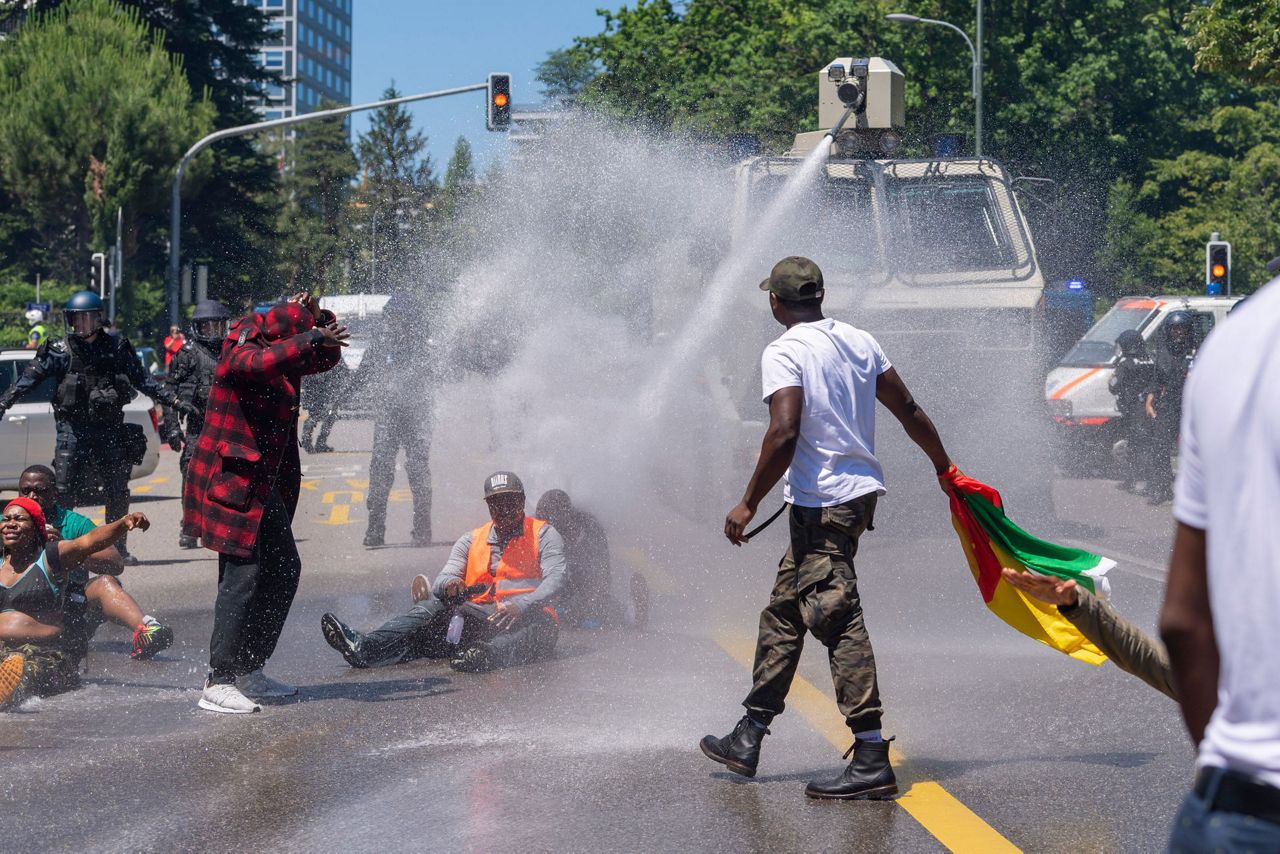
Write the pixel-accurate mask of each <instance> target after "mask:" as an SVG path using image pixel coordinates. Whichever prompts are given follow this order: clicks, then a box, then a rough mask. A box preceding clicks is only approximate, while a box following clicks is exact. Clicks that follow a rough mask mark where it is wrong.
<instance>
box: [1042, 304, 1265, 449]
mask: <svg viewBox="0 0 1280 854" xmlns="http://www.w3.org/2000/svg"><path fill="white" fill-rule="evenodd" d="M1241 299H1242V298H1241V297H1209V296H1158V297H1125V298H1123V299H1120V300H1118V301H1117V302H1116V304H1115V305H1114V306H1112V308H1111V310H1110V311H1108V312H1107V313H1106V314H1105V315H1103V316H1102V319H1101V320H1099V321H1098V322H1097V323H1095V324H1094V325H1093V327H1092V328H1091V329H1090V330H1089V331H1088V332H1087V333H1085V336H1084V337H1083V338H1081V339H1080V340H1079V341H1078V342H1076V345H1075V346H1074V347H1072V348H1071V350H1070V352H1068V353H1067V355H1065V356H1063V357H1062V359H1061V360H1060V361H1059V362H1058V364H1057V366H1056V367H1054V368H1053V370H1051V371H1050V372H1049V376H1048V377H1047V378H1046V379H1045V383H1044V397H1045V402H1046V405H1047V406H1048V409H1049V415H1050V416H1051V417H1052V418H1053V420H1054V421H1055V422H1056V423H1057V424H1058V425H1059V427H1060V428H1061V429H1062V430H1063V431H1065V432H1066V436H1065V437H1064V438H1066V439H1067V440H1068V442H1069V443H1070V444H1071V445H1072V446H1078V444H1084V445H1101V446H1103V447H1110V445H1111V443H1112V442H1114V441H1115V440H1116V439H1118V438H1119V436H1118V435H1117V434H1116V432H1115V428H1116V427H1117V426H1118V419H1119V417H1120V411H1119V410H1118V409H1117V408H1116V399H1115V397H1114V396H1112V394H1111V391H1110V385H1109V384H1110V381H1111V378H1112V376H1114V375H1115V365H1116V361H1117V360H1118V359H1119V350H1118V348H1117V347H1116V339H1117V338H1118V337H1119V336H1120V333H1121V332H1124V331H1125V330H1128V329H1135V330H1137V331H1138V332H1140V333H1141V334H1142V337H1143V339H1144V340H1145V341H1146V342H1147V351H1148V352H1149V353H1151V354H1152V356H1154V355H1155V353H1156V352H1157V350H1158V349H1159V348H1160V347H1162V346H1163V342H1162V338H1161V334H1160V330H1161V327H1162V326H1163V325H1164V322H1165V320H1166V318H1168V316H1169V315H1170V314H1172V313H1173V312H1175V311H1188V312H1190V313H1191V315H1192V317H1193V319H1194V321H1195V329H1196V341H1197V342H1199V341H1203V340H1204V337H1205V336H1206V335H1208V334H1209V332H1210V331H1211V330H1212V329H1213V327H1214V326H1215V325H1217V324H1218V323H1220V322H1221V321H1222V319H1223V318H1224V317H1226V316H1227V312H1228V311H1230V310H1231V307H1232V306H1234V305H1235V304H1236V303H1237V302H1239V301H1240V300H1241Z"/></svg>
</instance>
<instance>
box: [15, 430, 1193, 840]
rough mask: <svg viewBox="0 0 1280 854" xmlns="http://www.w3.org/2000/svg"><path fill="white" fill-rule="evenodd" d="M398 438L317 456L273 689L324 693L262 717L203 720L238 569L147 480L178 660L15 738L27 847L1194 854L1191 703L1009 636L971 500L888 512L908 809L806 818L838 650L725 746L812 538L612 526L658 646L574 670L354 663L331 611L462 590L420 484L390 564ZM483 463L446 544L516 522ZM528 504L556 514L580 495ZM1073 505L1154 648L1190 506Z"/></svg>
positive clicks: (883, 531)
mask: <svg viewBox="0 0 1280 854" xmlns="http://www.w3.org/2000/svg"><path fill="white" fill-rule="evenodd" d="M368 432H369V431H368V425H367V424H364V425H359V424H357V425H341V426H340V427H339V429H338V430H337V431H335V434H334V439H335V444H336V445H338V447H339V448H347V449H356V450H355V452H343V453H335V454H325V455H317V456H312V457H309V458H305V462H306V464H307V479H306V483H305V489H304V492H303V503H302V506H301V508H300V511H299V514H298V519H297V521H296V525H295V528H296V532H297V535H298V536H299V538H300V540H301V544H300V549H301V552H302V555H303V558H304V564H305V566H304V573H303V579H302V585H301V589H300V591H299V594H298V598H297V601H296V603H295V605H294V609H293V612H292V615H291V617H290V619H289V623H288V625H287V627H286V629H285V633H284V636H283V638H282V640H281V643H280V647H279V650H278V652H277V654H276V656H275V657H274V658H273V659H272V661H271V663H270V665H269V668H268V670H269V672H271V673H272V674H273V675H275V676H277V677H278V678H282V679H285V680H288V681H291V682H294V683H296V684H298V685H299V686H300V688H301V692H300V695H299V696H298V697H297V698H296V699H294V700H291V701H288V702H285V703H281V704H278V705H273V706H269V707H266V708H264V711H263V712H262V713H261V714H258V715H252V716H235V717H231V716H217V715H213V714H210V713H207V712H202V711H199V710H197V708H196V705H195V703H196V699H197V697H198V687H199V685H200V684H201V681H202V678H203V674H204V670H205V663H206V661H207V649H208V638H209V632H210V626H211V606H212V601H213V596H214V587H215V580H216V561H215V559H214V558H213V555H212V553H209V552H203V551H196V552H184V551H180V550H179V549H178V548H177V547H176V537H177V532H176V524H177V518H178V513H179V509H178V502H177V501H176V500H174V499H175V498H176V496H177V494H178V477H177V467H176V461H175V457H176V455H175V454H172V453H170V452H167V451H166V452H165V454H164V456H163V458H162V463H161V467H160V469H159V470H158V472H157V473H156V475H155V476H154V477H153V478H151V479H149V480H148V481H146V482H143V483H137V484H135V492H136V493H137V503H136V506H137V508H138V509H142V510H144V511H145V512H147V513H149V514H150V515H151V517H152V520H153V522H154V523H155V525H154V527H153V529H152V530H151V532H149V533H148V534H146V535H145V536H139V537H137V538H135V539H133V540H132V541H131V545H132V547H133V550H134V551H135V553H137V554H138V555H140V556H141V557H142V558H143V560H144V565H143V566H141V567H139V568H136V569H131V570H129V571H128V572H127V573H126V576H125V582H126V584H127V586H128V589H129V590H131V591H132V592H133V593H134V595H135V596H136V597H137V598H138V599H139V600H140V602H141V603H142V605H143V607H144V609H145V610H146V611H148V612H149V613H152V614H155V615H156V616H157V617H159V618H161V619H162V620H164V621H166V622H168V623H170V624H171V625H172V626H173V627H174V629H175V631H176V633H177V642H176V644H175V646H174V647H173V648H172V649H170V650H168V651H167V652H165V653H164V654H162V655H161V656H160V657H159V659H157V660H155V661H152V662H146V663H135V662H132V661H130V660H129V658H128V655H127V650H128V638H127V634H126V632H125V631H124V630H123V629H119V628H114V627H106V628H104V629H103V630H101V631H100V632H99V634H98V637H97V639H96V641H95V642H94V644H93V647H92V652H91V655H90V658H89V660H88V665H87V674H86V687H84V688H83V689H81V690H79V691H76V692H73V693H71V694H67V695H63V696H60V697H55V698H50V699H46V700H36V701H31V702H29V703H28V704H26V705H25V706H24V707H23V708H22V709H21V710H19V711H17V712H14V713H10V714H7V715H0V763H3V768H4V772H3V775H2V778H0V796H2V801H3V803H4V805H5V808H4V810H3V815H4V833H3V841H0V849H3V850H14V851H25V850H35V849H40V850H44V851H63V850H66V851H71V850H74V851H98V850H101V851H121V850H130V851H150V850H165V851H173V850H195V849H200V850H231V849H249V848H254V849H265V850H278V851H310V850H334V849H339V850H342V849H349V850H375V849H383V850H445V851H448V850H467V851H472V850H475V851H487V850H498V849H501V850H513V851H553V850H554V851H602V850H603V851H615V850H616V851H700V850H738V851H801V850H804V851H879V850H894V851H934V850H941V849H943V848H944V847H950V848H952V849H953V850H964V851H993V850H1000V848H1001V846H1011V847H1016V848H1021V849H1025V850H1032V851H1063V852H1066V851H1070V852H1081V851H1116V850H1122V851H1146V850H1153V849H1158V848H1161V847H1162V846H1163V842H1164V839H1165V838H1166V834H1167V830H1168V827H1169V824H1170V821H1171V818H1172V816H1173V813H1174V811H1175V809H1176V806H1177V804H1178V801H1179V799H1180V797H1181V795H1182V792H1183V791H1184V789H1185V787H1186V786H1187V785H1188V784H1189V781H1190V774H1191V765H1192V751H1191V747H1190V745H1189V743H1188V740H1187V738H1186V736H1185V735H1184V733H1183V730H1182V726H1181V723H1180V720H1179V717H1178V713H1177V709H1176V707H1175V706H1174V704H1173V703H1171V702H1170V701H1169V700H1167V699H1166V698H1164V697H1163V696H1161V695H1158V694H1156V693H1154V692H1153V691H1151V690H1150V689H1149V688H1147V687H1146V686H1145V685H1143V684H1141V683H1140V682H1138V681H1137V680H1135V679H1132V678H1130V677H1128V676H1126V675H1125V674H1123V673H1121V672H1120V671H1118V670H1117V669H1115V668H1114V667H1113V666H1111V665H1110V664H1107V665H1104V666H1102V667H1100V668H1093V667H1089V666H1087V665H1084V664H1081V663H1078V662H1075V661H1072V660H1070V659H1068V658H1066V657H1065V656H1062V655H1060V654H1058V653H1055V652H1053V651H1051V650H1048V649H1047V648H1044V647H1041V646H1040V645H1038V644H1036V643H1034V642H1032V641H1030V640H1027V639H1026V638H1024V637H1022V636H1021V635H1017V634H1015V633H1014V632H1012V630H1010V629H1008V628H1006V627H1005V626H1004V624H1002V623H1000V622H999V621H998V620H996V618H995V617H993V616H992V615H991V614H989V613H988V612H987V611H986V609H985V607H984V606H983V605H982V603H981V600H980V598H979V596H978V593H977V590H976V587H975V585H974V583H973V580H972V578H971V576H970V575H969V572H968V569H967V567H966V566H965V564H964V560H963V556H962V554H961V551H960V549H959V546H958V545H957V543H956V542H955V537H954V534H953V533H952V531H951V529H950V525H949V521H948V518H947V513H946V505H945V500H944V499H943V497H942V496H941V494H940V493H932V494H930V496H929V497H927V498H924V497H922V498H920V499H918V500H912V501H910V502H907V501H901V500H898V501H895V498H894V496H893V495H892V494H891V495H890V496H888V497H886V499H884V501H883V502H882V504H881V507H880V510H879V512H878V514H877V520H876V530H875V532H874V533H870V534H868V535H867V536H866V537H865V539H864V540H863V543H862V546H861V551H860V553H859V559H858V571H859V577H860V580H861V590H862V595H863V600H864V606H865V609H866V613H867V623H868V626H869V628H870V631H871V636H872V639H873V642H874V644H875V649H876V653H877V656H878V659H879V667H880V673H881V688H882V693H883V695H884V699H885V703H886V709H887V714H886V721H885V726H886V733H887V734H894V735H896V737H897V741H896V742H895V747H896V748H897V749H898V763H897V767H898V774H899V780H900V783H901V784H902V788H903V790H904V792H906V793H907V794H906V795H905V796H904V797H902V798H901V799H899V800H898V801H897V802H894V803H827V802H813V801H809V800H808V799H806V798H805V797H804V796H803V792H802V790H803V786H804V782H805V781H806V780H808V779H810V778H811V777H813V776H816V775H826V774H834V773H836V772H838V770H839V769H840V768H841V767H842V766H843V762H842V760H841V758H840V754H841V752H842V751H843V750H844V748H845V747H847V746H848V734H847V731H842V721H841V720H840V717H839V715H838V713H837V712H836V710H835V707H834V703H833V702H832V701H831V700H830V699H829V697H830V696H831V686H830V678H829V676H828V673H827V669H826V665H825V662H824V660H823V655H822V650H821V648H820V647H818V646H817V645H815V644H811V648H810V649H809V651H808V652H806V657H805V661H804V663H803V665H802V668H801V678H800V679H799V680H798V681H797V685H796V688H795V690H794V691H793V694H792V698H791V705H790V708H789V710H788V712H787V714H785V715H783V716H782V717H780V718H779V719H778V720H777V721H775V723H774V725H773V727H772V731H773V734H772V735H771V736H770V737H769V738H768V739H767V740H766V742H765V750H764V755H763V759H762V764H761V769H760V776H758V777H757V778H755V779H754V780H749V781H748V780H744V779H741V778H737V777H734V776H732V775H730V774H728V773H726V772H723V771H722V770H721V768H720V766H717V765H714V764H712V763H710V762H708V761H707V760H706V759H705V758H703V756H702V755H701V754H700V753H699V751H698V749H697V741H698V739H699V738H700V737H701V736H702V735H704V734H705V733H709V732H714V733H717V734H723V733H724V732H727V731H728V730H729V729H730V728H731V727H732V726H733V724H734V722H735V721H736V720H737V718H738V717H739V716H740V714H741V708H740V706H739V703H740V702H741V699H742V697H743V695H744V694H745V693H746V690H747V688H748V687H749V684H748V679H749V674H748V667H747V665H746V663H745V662H746V661H747V660H749V658H750V654H751V652H750V651H751V644H752V641H753V638H754V628H755V621H756V617H757V614H758V611H759V608H760V607H761V606H762V605H763V604H764V601H765V597H766V595H767V592H768V589H769V587H770V584H771V579H772V572H773V569H774V567H775V566H776V563H777V560H778V558H779V556H780V554H781V551H782V549H783V541H784V532H783V530H782V526H776V527H775V528H773V529H770V530H769V531H768V532H767V533H766V534H764V535H762V536H761V537H760V538H758V541H756V542H753V543H752V544H751V545H750V546H748V547H746V548H744V549H742V550H740V551H739V550H734V549H733V548H732V547H730V546H728V545H727V544H726V543H724V541H723V538H722V537H721V536H720V534H719V533H718V528H717V526H716V525H715V524H707V523H704V522H699V521H697V520H693V519H689V518H687V517H683V516H680V515H678V514H677V515H672V516H669V517H668V516H664V515H663V513H662V507H661V502H660V501H655V502H648V503H646V504H644V505H643V506H637V507H636V508H633V510H632V511H631V512H632V515H631V518H630V520H629V522H628V523H627V524H619V523H618V522H617V521H616V520H615V519H610V522H611V535H612V539H613V552H614V557H615V563H616V567H615V576H616V578H615V580H616V581H617V582H618V583H617V586H618V588H619V589H625V585H624V582H625V579H626V576H627V575H628V574H629V573H630V572H632V571H643V572H644V573H646V575H647V576H648V578H649V580H650V582H651V585H652V586H653V588H654V590H655V592H656V607H655V609H654V614H653V618H652V620H651V624H650V627H649V629H648V630H646V631H644V632H636V631H629V630H627V631H612V632H609V631H605V632H586V631H575V632H566V633H565V634H564V635H562V639H561V645H560V648H559V654H558V656H557V658H556V659H555V660H554V661H551V662H549V663H545V664H542V665H535V666H528V667H522V668H518V669H515V670H511V671H507V672H502V673H495V674H484V675H460V674H455V673H453V672H451V671H450V670H449V669H448V667H447V666H446V665H444V664H443V663H441V662H430V661H418V662H412V663H407V664H402V665H397V666H394V667H388V668H383V669H377V670H364V671H355V670H352V669H350V668H348V667H347V666H346V665H345V664H344V663H343V662H342V660H341V658H340V657H339V656H338V655H337V654H336V653H334V652H333V651H332V650H330V649H329V648H328V647H327V646H326V645H325V644H324V642H323V640H322V638H321V636H320V632H319V617H320V615H321V614H322V613H323V612H325V611H328V610H334V611H336V612H338V613H339V614H340V615H341V616H343V617H344V618H345V619H347V620H349V621H350V622H352V623H353V624H355V625H356V626H357V627H360V628H370V627H372V626H374V625H376V624H377V623H379V622H380V621H381V620H383V619H385V618H386V617H388V616H390V615H391V614H393V613H395V612H397V611H399V610H401V609H404V608H406V607H407V606H408V604H409V593H408V583H409V580H410V578H411V577H412V576H413V575H414V574H415V573H417V572H427V573H428V574H434V573H435V572H436V571H437V570H438V568H439V566H440V565H441V564H442V562H443V560H444V558H445V555H446V552H447V546H446V545H444V544H441V545H438V546H435V547H432V548H424V549H415V548H409V547H407V546H398V545H394V543H395V541H396V540H400V541H404V542H407V540H408V527H409V522H408V513H409V506H410V505H409V504H408V502H407V499H408V495H407V490H400V491H397V492H396V493H394V494H393V503H392V514H391V524H390V529H389V530H390V537H389V539H391V540H392V542H393V545H391V546H388V547H386V548H383V549H378V550H365V549H363V548H362V547H361V546H360V538H361V536H362V535H363V530H364V529H363V521H364V508H363V506H362V497H363V491H364V489H365V478H366V477H367V475H366V474H365V472H366V469H367V463H368V454H367V448H368V441H369V439H368ZM478 444H479V445H480V446H481V447H480V448H479V450H475V449H471V448H470V446H469V445H468V444H466V443H465V442H464V440H463V439H462V438H454V439H441V440H440V441H439V442H438V444H437V448H436V449H435V452H434V455H435V457H436V459H437V460H438V461H439V460H443V459H454V460H457V462H455V463H452V464H450V465H449V466H448V467H447V468H446V467H445V466H443V465H441V464H437V466H436V468H437V471H436V474H435V526H436V531H437V538H439V539H446V540H451V539H452V538H453V537H455V536H457V535H458V534H460V533H462V532H463V531H464V530H466V529H469V528H471V527H473V526H475V525H477V524H480V523H481V522H483V521H484V519H485V516H484V508H483V505H482V503H481V501H480V500H479V497H478V495H477V494H476V493H477V492H478V488H479V484H480V482H481V478H482V477H483V476H484V475H485V474H486V473H487V471H488V470H491V469H494V468H500V467H504V465H505V461H503V460H497V459H488V458H487V456H486V454H485V453H484V449H483V443H478ZM361 448H363V449H365V452H364V453H360V452H359V449H361ZM917 466H918V463H917ZM906 476H907V475H906V474H905V473H904V474H902V475H900V477H906ZM399 477H400V478H401V481H400V482H399V484H398V485H399V486H401V487H403V486H404V483H403V472H400V473H399ZM528 485H529V487H530V490H531V491H532V492H535V494H536V491H539V490H541V489H543V488H547V487H550V486H554V485H556V484H552V483H536V482H533V483H529V484H528ZM139 487H141V489H139ZM1045 488H1049V487H1047V486H1046V487H1045ZM1051 489H1052V498H1053V502H1052V504H1053V508H1054V511H1053V515H1052V516H1051V517H1050V518H1045V519H1040V520H1039V521H1038V524H1039V525H1042V526H1044V529H1037V532H1038V533H1042V534H1043V535H1046V536H1050V537H1056V538H1059V539H1069V540H1071V541H1073V542H1077V543H1079V544H1082V545H1088V546H1090V547H1092V548H1094V549H1096V550H1099V551H1102V552H1103V553H1105V554H1108V555H1110V556H1112V557H1114V558H1116V559H1117V560H1119V561H1120V566H1119V567H1118V568H1117V570H1116V571H1115V572H1114V575H1113V586H1114V601H1115V603H1116V605H1117V607H1119V608H1120V609H1121V610H1122V612H1124V613H1125V614H1126V615H1128V616H1129V617H1130V618H1132V619H1134V620H1135V621H1136V622H1137V623H1138V624H1139V625H1141V626H1144V627H1146V628H1150V627H1152V626H1153V624H1154V621H1155V617H1156V613H1157V609H1158V606H1159V601H1160V597H1161V594H1162V588H1163V568H1162V566H1163V563H1164V560H1165V556H1166V552H1167V545H1168V540H1169V534H1170V530H1171V523H1170V521H1169V514H1168V508H1167V507H1164V508H1154V509H1153V508H1148V507H1146V506H1145V504H1143V503H1141V502H1140V501H1139V500H1137V499H1134V498H1132V497H1130V496H1127V495H1125V494H1123V493H1121V492H1119V491H1118V490H1116V489H1115V487H1114V484H1112V483H1110V482H1107V481H1101V480H1070V479H1062V478H1059V479H1056V480H1054V481H1053V483H1052V485H1051ZM714 509H715V510H716V511H717V513H716V514H715V515H718V514H719V513H720V512H722V510H721V509H720V508H714ZM724 509H727V508H724ZM1014 512H1015V518H1016V508H1014Z"/></svg>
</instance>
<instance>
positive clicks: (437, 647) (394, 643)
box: [357, 597, 560, 667]
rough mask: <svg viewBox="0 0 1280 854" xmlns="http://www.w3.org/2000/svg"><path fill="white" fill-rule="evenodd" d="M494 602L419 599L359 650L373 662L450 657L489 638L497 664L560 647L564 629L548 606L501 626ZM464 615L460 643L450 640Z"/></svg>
mask: <svg viewBox="0 0 1280 854" xmlns="http://www.w3.org/2000/svg"><path fill="white" fill-rule="evenodd" d="M493 611H494V609H493V606H492V605H478V604H476V603H474V602H467V603H466V604H464V605H459V606H456V607H450V606H448V605H446V604H445V603H444V602H442V601H441V600H439V599H436V598H434V597H433V598H431V599H428V600H426V601H425V602H418V603H416V604H415V605H414V606H413V607H412V608H410V609H409V611H408V612H407V613H405V614H401V615H400V616H399V617H393V618H391V619H390V620H388V621H387V622H385V623H383V624H382V625H381V626H379V627H378V628H377V629H374V630H373V631H372V632H369V633H368V634H367V635H365V636H364V637H363V638H362V639H361V641H360V644H359V646H358V647H357V651H358V652H359V654H360V657H361V658H363V659H364V661H365V662H366V663H367V664H368V666H370V667H377V666H379V665H382V664H396V663H398V662H401V661H409V660H412V659H414V658H444V657H446V656H450V655H453V653H454V652H455V651H458V650H462V649H466V648H467V647H468V646H470V645H471V644H474V643H481V642H483V643H487V644H488V645H489V649H490V650H491V651H492V652H493V663H494V665H495V666H497V667H510V666H512V665H516V664H527V663H529V662H531V661H537V660H540V659H543V658H547V657H549V656H550V655H551V652H552V650H554V649H555V646H556V641H557V640H558V639H559V636H560V628H559V626H557V625H556V622H555V619H554V618H553V617H552V616H551V614H549V613H548V612H547V611H546V609H544V608H540V607H533V608H529V609H527V610H525V611H524V613H522V614H521V615H520V619H519V620H518V621H517V622H516V624H515V626H514V627H512V628H511V629H509V630H507V631H501V630H499V629H497V628H495V627H494V625H493V623H491V622H489V616H490V615H491V614H492V613H493ZM455 613H457V614H460V615H461V616H462V619H463V625H462V639H461V641H460V642H459V644H458V645H457V646H456V647H455V646H454V645H452V644H450V643H449V642H448V641H447V640H446V639H445V633H446V632H447V631H448V630H449V621H450V619H451V618H452V617H453V615H454V614H455Z"/></svg>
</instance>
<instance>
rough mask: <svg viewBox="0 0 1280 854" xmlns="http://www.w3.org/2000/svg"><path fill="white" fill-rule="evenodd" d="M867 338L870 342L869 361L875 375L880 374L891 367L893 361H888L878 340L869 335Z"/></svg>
mask: <svg viewBox="0 0 1280 854" xmlns="http://www.w3.org/2000/svg"><path fill="white" fill-rule="evenodd" d="M867 339H868V340H869V341H870V342H871V362H872V364H873V365H874V366H875V369H876V376H880V375H881V374H883V373H884V372H885V371H887V370H889V369H890V368H892V367H893V363H892V362H890V361H889V357H888V356H886V355H885V354H884V350H883V349H881V347H880V342H879V341H877V340H876V339H875V338H872V337H871V336H870V335H868V336H867Z"/></svg>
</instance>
